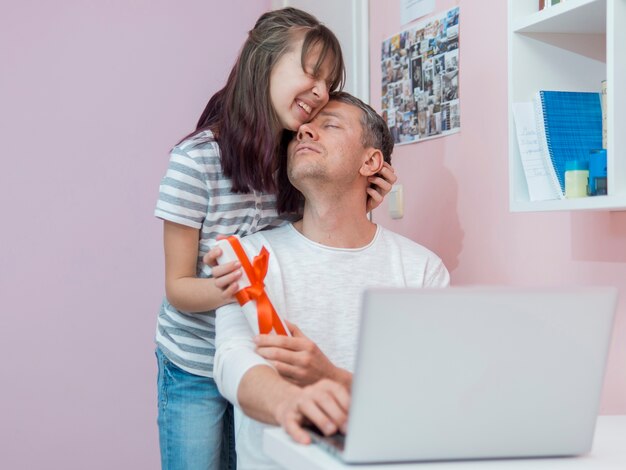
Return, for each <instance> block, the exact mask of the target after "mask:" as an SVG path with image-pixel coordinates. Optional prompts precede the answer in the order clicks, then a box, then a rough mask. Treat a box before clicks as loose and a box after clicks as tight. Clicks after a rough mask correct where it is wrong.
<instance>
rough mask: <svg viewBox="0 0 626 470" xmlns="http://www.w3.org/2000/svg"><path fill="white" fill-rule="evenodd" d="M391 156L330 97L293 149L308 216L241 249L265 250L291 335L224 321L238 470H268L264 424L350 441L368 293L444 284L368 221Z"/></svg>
mask: <svg viewBox="0 0 626 470" xmlns="http://www.w3.org/2000/svg"><path fill="white" fill-rule="evenodd" d="M392 150H393V140H392V138H391V135H390V133H389V129H388V128H387V125H386V123H385V122H384V121H383V120H382V118H381V117H380V116H378V114H376V112H375V111H374V110H373V109H372V108H370V107H369V106H368V105H366V104H364V103H363V102H361V101H360V100H358V99H357V98H354V97H352V96H350V95H348V94H347V93H338V94H335V95H333V96H332V97H331V100H330V101H329V103H328V104H327V105H326V107H325V108H324V109H322V111H320V113H319V114H318V115H317V116H316V117H315V119H313V121H312V122H310V123H308V124H304V125H302V126H301V127H300V129H299V131H298V133H297V135H296V136H295V137H294V139H293V141H292V142H291V143H290V144H289V148H288V160H287V170H288V176H289V180H290V181H291V183H292V184H293V186H294V187H296V188H297V189H298V190H299V191H300V192H301V193H302V194H303V195H304V197H305V205H304V212H303V218H302V219H301V220H300V221H298V222H295V223H294V224H290V225H287V226H284V227H281V228H278V229H275V230H270V231H265V232H259V233H256V234H254V235H252V236H249V237H246V238H244V239H243V240H242V244H243V246H244V248H245V250H246V253H247V255H248V257H249V258H250V259H252V258H253V257H254V256H256V255H257V254H258V253H259V251H260V250H261V248H262V247H263V246H265V247H266V249H267V250H268V251H269V253H270V258H269V259H270V262H269V268H268V272H267V275H266V277H265V290H266V292H267V295H268V297H269V298H270V299H271V301H272V303H273V305H274V307H275V308H276V311H277V312H278V313H279V314H280V315H281V316H282V318H284V319H286V320H288V321H289V322H290V323H288V326H289V328H290V330H291V332H292V334H293V337H285V336H276V335H260V336H257V337H255V336H254V334H253V333H252V331H251V329H250V327H249V326H248V324H247V322H246V320H245V318H244V315H243V314H242V313H241V308H240V307H239V306H238V305H236V304H230V305H227V306H225V307H222V308H221V309H219V310H218V312H217V320H216V321H217V325H216V330H217V338H216V347H217V352H216V356H215V380H216V382H217V384H218V387H219V388H220V391H221V392H222V394H223V395H224V396H225V397H226V398H227V399H228V400H230V401H231V402H233V403H234V404H235V405H237V407H238V409H237V410H236V412H237V413H238V415H237V418H236V424H235V428H236V442H237V456H238V468H240V470H241V469H244V470H245V469H247V468H251V469H260V468H273V466H272V463H271V461H270V460H269V458H267V457H265V456H264V454H263V451H262V447H261V445H262V431H263V429H264V427H266V426H265V425H263V424H262V423H261V422H263V423H269V424H280V425H282V426H283V427H284V428H285V429H286V430H287V432H289V433H290V434H291V436H292V437H293V438H294V439H296V440H297V441H298V442H302V443H308V442H309V437H308V435H307V434H306V432H305V431H304V430H303V429H302V428H301V425H302V424H303V422H304V421H305V420H306V421H310V422H312V423H314V424H315V425H316V426H317V427H318V428H319V429H320V430H322V431H323V432H324V433H325V434H332V433H334V432H336V431H338V430H339V431H344V432H345V429H346V422H347V410H348V406H349V400H350V397H349V388H350V384H351V381H352V374H351V371H352V370H353V368H354V359H355V353H356V340H357V332H358V323H359V316H360V302H361V297H362V292H363V291H364V289H366V288H367V287H374V286H394V287H445V286H447V285H448V283H449V275H448V272H447V270H446V268H445V266H444V265H443V263H442V262H441V260H440V259H439V258H438V257H437V256H436V255H435V254H433V253H432V252H430V251H428V250H427V249H426V248H424V247H422V246H420V245H418V244H416V243H415V242H413V241H411V240H408V239H406V238H404V237H401V236H399V235H397V234H394V233H392V232H389V231H387V230H385V229H384V228H382V227H380V226H377V225H376V224H374V223H372V222H371V221H370V220H369V219H368V217H367V212H366V201H367V191H368V187H369V185H370V182H371V179H372V178H375V175H376V173H377V172H378V171H379V170H380V168H381V167H382V165H383V161H390V156H391V151H392ZM296 325H297V326H296ZM383 347H384V346H383ZM241 410H242V411H243V412H244V413H245V414H246V415H247V416H243V415H242V414H241V413H240V411H241Z"/></svg>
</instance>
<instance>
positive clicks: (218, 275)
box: [202, 246, 242, 300]
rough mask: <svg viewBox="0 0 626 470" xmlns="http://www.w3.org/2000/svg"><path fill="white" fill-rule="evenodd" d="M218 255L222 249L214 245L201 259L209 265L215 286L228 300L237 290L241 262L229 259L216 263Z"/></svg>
mask: <svg viewBox="0 0 626 470" xmlns="http://www.w3.org/2000/svg"><path fill="white" fill-rule="evenodd" d="M220 256H222V249H221V248H219V247H217V246H216V247H215V248H212V249H211V250H210V251H209V252H208V253H207V254H206V255H204V257H203V258H202V261H203V262H204V263H205V264H207V265H209V266H211V273H212V274H213V279H214V280H215V287H217V288H218V289H219V290H221V291H222V298H223V299H225V300H230V299H232V297H233V296H234V295H235V293H236V292H237V291H238V290H239V284H237V281H238V280H239V278H241V272H242V271H241V263H240V262H239V261H231V262H229V263H226V264H220V265H218V264H217V258H219V257H220Z"/></svg>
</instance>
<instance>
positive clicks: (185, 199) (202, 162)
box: [154, 131, 286, 377]
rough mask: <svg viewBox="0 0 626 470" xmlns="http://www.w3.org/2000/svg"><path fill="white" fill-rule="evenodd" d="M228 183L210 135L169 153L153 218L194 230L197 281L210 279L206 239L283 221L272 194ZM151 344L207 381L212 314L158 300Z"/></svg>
mask: <svg viewBox="0 0 626 470" xmlns="http://www.w3.org/2000/svg"><path fill="white" fill-rule="evenodd" d="M231 185H232V183H231V180H230V178H227V177H225V176H224V174H223V173H222V165H221V163H220V151H219V146H218V144H217V143H216V142H215V140H214V138H213V134H212V133H211V132H210V131H204V132H200V133H199V134H197V135H195V136H193V137H191V138H189V139H187V140H185V141H183V142H181V143H180V144H179V145H177V146H176V147H174V149H173V150H172V152H171V156H170V162H169V167H168V169H167V173H166V174H165V177H164V178H163V180H162V181H161V186H160V188H159V200H158V202H157V206H156V209H155V211H154V214H155V215H156V216H157V217H159V218H161V219H163V220H168V221H170V222H175V223H177V224H181V225H185V226H188V227H192V228H195V229H198V230H199V231H200V234H199V251H198V262H197V265H196V266H197V267H196V272H197V276H198V277H200V278H207V277H211V269H210V268H209V267H208V266H206V265H205V264H204V263H203V262H202V257H203V256H204V255H205V254H206V253H207V252H208V251H209V249H210V247H209V241H211V240H215V239H216V238H217V236H218V235H232V234H237V235H239V236H245V235H249V234H252V233H255V232H258V231H259V230H263V229H265V228H272V227H278V226H280V225H283V224H284V223H285V221H286V219H282V218H279V217H278V214H277V211H276V197H275V196H274V195H270V194H264V193H260V192H257V191H253V192H251V193H249V194H235V193H233V192H232V191H231ZM156 343H157V345H158V346H159V348H160V349H161V350H162V351H163V354H165V356H166V357H167V358H168V359H169V360H170V361H172V362H173V363H174V364H176V365H177V366H178V367H180V368H181V369H184V370H186V371H188V372H191V373H192V374H196V375H201V376H204V377H212V376H213V356H214V354H215V311H214V310H211V311H207V312H201V313H185V312H181V311H179V310H177V309H176V308H175V307H173V306H172V305H171V304H170V303H169V302H168V301H167V298H164V299H163V303H162V304H161V310H160V313H159V317H158V321H157V331H156Z"/></svg>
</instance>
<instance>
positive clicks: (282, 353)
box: [255, 321, 352, 388]
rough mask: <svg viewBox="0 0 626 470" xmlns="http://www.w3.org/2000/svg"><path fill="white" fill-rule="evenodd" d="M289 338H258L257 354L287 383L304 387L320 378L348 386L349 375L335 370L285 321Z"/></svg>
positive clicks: (297, 329) (349, 381)
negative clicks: (270, 364) (289, 334)
mask: <svg viewBox="0 0 626 470" xmlns="http://www.w3.org/2000/svg"><path fill="white" fill-rule="evenodd" d="M285 323H286V324H287V327H288V328H289V331H290V332H291V334H292V336H291V337H288V336H280V335H259V336H257V337H256V338H255V343H256V345H257V353H258V354H259V355H260V356H261V357H263V358H265V359H266V360H268V361H269V362H270V363H272V365H273V366H274V367H275V368H276V371H277V372H278V373H279V374H280V375H281V376H282V377H283V378H285V379H286V380H289V381H290V382H292V383H294V384H296V385H298V386H300V387H303V386H306V385H311V384H314V383H315V382H317V381H319V380H320V379H324V378H326V379H332V380H336V381H338V382H340V383H342V384H343V385H344V386H345V387H348V388H349V387H350V385H351V381H352V374H350V373H349V372H348V371H345V370H343V369H340V368H338V367H335V365H334V364H333V363H332V362H330V360H329V359H328V358H327V357H326V355H325V354H324V353H323V352H322V351H321V350H320V348H319V347H318V346H317V344H315V343H314V342H313V341H311V340H310V339H309V338H307V337H306V336H305V335H304V333H302V331H300V329H299V328H298V327H297V326H296V325H294V324H293V323H290V322H288V321H285Z"/></svg>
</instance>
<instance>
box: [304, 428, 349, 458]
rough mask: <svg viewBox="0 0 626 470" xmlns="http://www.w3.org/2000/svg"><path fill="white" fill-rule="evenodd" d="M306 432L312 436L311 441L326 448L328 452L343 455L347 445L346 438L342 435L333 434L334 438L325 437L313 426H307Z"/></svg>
mask: <svg viewBox="0 0 626 470" xmlns="http://www.w3.org/2000/svg"><path fill="white" fill-rule="evenodd" d="M306 431H307V432H308V433H309V435H310V436H311V440H312V441H313V442H314V443H315V444H318V445H319V446H320V447H322V448H324V449H325V450H326V451H328V452H330V453H331V454H333V455H337V456H338V455H340V454H342V453H343V449H344V447H345V444H346V436H345V435H343V434H341V433H336V434H333V435H332V436H324V434H322V433H321V432H320V431H319V429H317V428H316V427H313V426H307V427H306Z"/></svg>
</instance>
